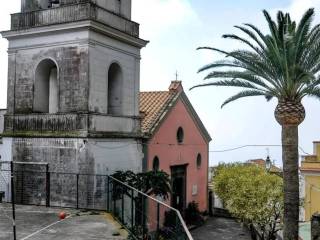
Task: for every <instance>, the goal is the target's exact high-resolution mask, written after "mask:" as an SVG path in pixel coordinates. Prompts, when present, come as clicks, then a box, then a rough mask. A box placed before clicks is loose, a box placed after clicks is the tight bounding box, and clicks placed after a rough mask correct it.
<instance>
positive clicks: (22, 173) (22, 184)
mask: <svg viewBox="0 0 320 240" xmlns="http://www.w3.org/2000/svg"><path fill="white" fill-rule="evenodd" d="M23 203H24V168H22V171H21V204H23Z"/></svg>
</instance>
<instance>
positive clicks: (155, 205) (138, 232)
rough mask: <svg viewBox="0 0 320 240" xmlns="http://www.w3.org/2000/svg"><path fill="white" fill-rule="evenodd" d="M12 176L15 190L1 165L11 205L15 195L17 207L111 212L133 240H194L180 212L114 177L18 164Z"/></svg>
mask: <svg viewBox="0 0 320 240" xmlns="http://www.w3.org/2000/svg"><path fill="white" fill-rule="evenodd" d="M12 173H13V182H12V185H13V186H14V188H13V189H12V188H11V187H9V185H10V182H9V181H10V179H11V178H10V176H11V169H10V167H9V166H8V165H5V164H1V165H0V175H1V176H2V179H7V180H6V181H5V182H4V181H1V176H0V192H4V193H5V198H4V200H5V201H7V202H10V201H11V197H10V196H11V193H10V191H13V193H14V194H13V196H15V199H14V201H15V203H16V204H22V205H39V206H47V207H67V208H76V209H94V210H107V211H108V212H110V213H111V214H112V215H113V216H114V217H115V218H116V219H117V220H118V221H119V223H121V225H122V226H123V227H124V228H126V229H127V230H128V232H129V233H130V236H129V239H143V240H144V239H148V240H149V239H150V240H152V239H159V240H160V239H168V240H169V239H177V240H187V239H189V240H190V239H192V237H191V234H190V233H189V231H188V229H187V227H186V225H185V223H184V221H183V219H182V217H181V215H180V213H179V211H178V210H176V209H174V208H171V207H170V206H168V205H166V204H164V203H163V202H161V201H160V200H158V199H155V198H152V197H150V196H148V195H146V194H144V193H142V192H140V191H138V190H136V189H134V188H132V187H130V186H128V185H126V184H124V183H122V182H120V181H118V180H117V179H115V178H113V177H111V176H107V175H93V174H78V173H60V172H50V171H49V167H48V165H46V164H14V168H13V172H12ZM4 176H5V177H4ZM1 188H3V190H1ZM6 189H7V190H6ZM10 189H12V190H10Z"/></svg>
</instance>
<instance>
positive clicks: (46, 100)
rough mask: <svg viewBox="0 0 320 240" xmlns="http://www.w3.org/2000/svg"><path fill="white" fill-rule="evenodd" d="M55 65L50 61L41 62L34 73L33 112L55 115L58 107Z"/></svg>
mask: <svg viewBox="0 0 320 240" xmlns="http://www.w3.org/2000/svg"><path fill="white" fill-rule="evenodd" d="M58 96H59V87H58V70H57V65H56V64H55V62H54V61H52V60H50V59H45V60H42V61H41V62H40V63H39V64H38V66H37V69H36V72H35V82H34V99H33V111H34V112H38V113H57V112H58V110H59V109H58V106H59V97H58Z"/></svg>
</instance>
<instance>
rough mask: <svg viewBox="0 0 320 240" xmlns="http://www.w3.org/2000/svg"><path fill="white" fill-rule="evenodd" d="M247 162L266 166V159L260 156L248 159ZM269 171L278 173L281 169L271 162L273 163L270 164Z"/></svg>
mask: <svg viewBox="0 0 320 240" xmlns="http://www.w3.org/2000/svg"><path fill="white" fill-rule="evenodd" d="M247 163H251V164H255V165H257V166H259V167H262V168H266V160H264V159H261V158H259V159H251V160H248V161H247ZM269 172H270V173H275V174H279V175H280V174H281V173H282V169H281V168H278V167H277V166H276V165H275V164H274V163H273V164H271V168H270V170H269Z"/></svg>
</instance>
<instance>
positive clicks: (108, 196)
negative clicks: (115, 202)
mask: <svg viewBox="0 0 320 240" xmlns="http://www.w3.org/2000/svg"><path fill="white" fill-rule="evenodd" d="M107 211H108V212H110V179H109V176H107Z"/></svg>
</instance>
